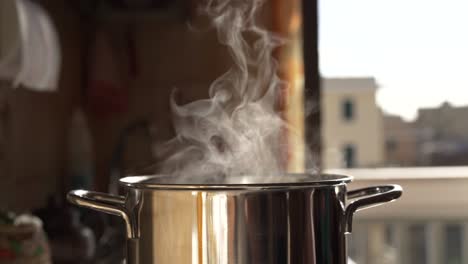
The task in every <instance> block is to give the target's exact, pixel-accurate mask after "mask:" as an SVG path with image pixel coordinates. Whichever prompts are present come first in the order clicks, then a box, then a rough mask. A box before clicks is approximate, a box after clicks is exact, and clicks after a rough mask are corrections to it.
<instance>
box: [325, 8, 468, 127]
mask: <svg viewBox="0 0 468 264" xmlns="http://www.w3.org/2000/svg"><path fill="white" fill-rule="evenodd" d="M319 10H320V14H319V16H320V18H319V21H320V56H321V58H320V67H321V71H322V74H323V75H324V76H326V77H337V76H374V77H376V79H377V81H378V83H379V85H380V87H381V88H380V90H379V92H378V98H377V100H378V104H379V105H380V106H381V107H382V108H383V109H384V110H385V111H386V112H389V113H392V114H399V115H401V116H403V117H405V118H406V119H411V118H414V117H415V116H416V110H417V109H418V108H419V107H428V106H431V107H433V106H438V105H440V104H441V103H442V102H443V101H449V102H451V103H453V104H454V105H468V1H467V0H320V7H319Z"/></svg>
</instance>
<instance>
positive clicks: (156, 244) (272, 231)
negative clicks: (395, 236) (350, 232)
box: [138, 184, 346, 264]
mask: <svg viewBox="0 0 468 264" xmlns="http://www.w3.org/2000/svg"><path fill="white" fill-rule="evenodd" d="M345 194H346V189H345V185H344V184H343V185H339V186H334V187H328V188H315V189H310V188H304V189H294V190H288V191H284V190H266V191H254V192H249V191H227V192H219V191H192V192H187V191H159V192H154V191H143V207H142V209H141V215H140V221H141V222H140V227H141V233H140V246H139V253H138V255H139V256H140V262H141V263H200V264H201V263H207V264H208V263H209V264H214V263H229V264H237V263H246V264H247V263H252V264H253V263H271V264H274V263H346V262H345V259H346V246H345V232H344V230H343V228H344V224H343V223H344V219H343V218H344V211H345V206H344V200H345Z"/></svg>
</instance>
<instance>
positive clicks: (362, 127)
mask: <svg viewBox="0 0 468 264" xmlns="http://www.w3.org/2000/svg"><path fill="white" fill-rule="evenodd" d="M322 87H323V90H322V129H323V131H322V140H323V147H324V148H323V153H322V155H323V157H322V158H323V165H324V167H325V168H342V167H344V166H345V163H344V160H343V148H344V146H345V145H346V144H352V145H354V146H355V148H356V153H355V156H356V157H355V160H356V166H376V165H380V164H382V163H383V161H384V138H383V127H382V125H383V124H382V116H381V112H380V110H379V108H378V107H377V104H376V98H375V94H376V90H377V85H376V82H375V80H374V79H373V78H339V79H324V80H323V86H322ZM346 99H350V100H351V101H352V102H354V118H353V119H352V120H349V121H347V120H345V119H344V117H343V113H342V104H343V102H344V101H345V100H346Z"/></svg>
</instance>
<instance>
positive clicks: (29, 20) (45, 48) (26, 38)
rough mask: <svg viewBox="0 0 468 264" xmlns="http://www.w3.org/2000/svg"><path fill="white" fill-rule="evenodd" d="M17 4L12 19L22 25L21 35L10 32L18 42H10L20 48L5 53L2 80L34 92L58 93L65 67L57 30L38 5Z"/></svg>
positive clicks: (0, 68)
mask: <svg viewBox="0 0 468 264" xmlns="http://www.w3.org/2000/svg"><path fill="white" fill-rule="evenodd" d="M1 1H4V0H1ZM15 3H16V15H13V16H10V17H11V19H16V20H17V21H14V20H13V21H10V22H11V23H12V25H14V24H17V25H18V27H17V28H16V30H17V31H18V34H14V33H11V32H10V33H9V34H8V36H9V37H13V38H14V37H15V36H16V40H15V39H12V40H10V41H8V43H10V44H11V43H13V44H14V43H17V45H16V46H15V45H10V47H9V50H6V51H5V52H2V54H4V55H3V56H2V57H0V78H4V79H8V80H12V81H13V83H14V84H15V86H17V85H20V84H21V85H23V86H24V87H26V88H29V89H31V90H36V91H51V90H55V89H57V86H58V80H59V75H60V66H61V52H60V44H59V40H58V36H57V32H56V30H55V27H54V25H53V23H52V21H51V19H50V18H49V16H48V15H47V13H46V12H45V11H44V9H42V8H41V7H40V6H39V5H38V4H36V3H33V2H31V1H30V0H16V1H15ZM13 11H14V10H13ZM7 23H8V22H7ZM14 29H15V28H13V30H14ZM0 38H1V36H0ZM7 48H8V47H7Z"/></svg>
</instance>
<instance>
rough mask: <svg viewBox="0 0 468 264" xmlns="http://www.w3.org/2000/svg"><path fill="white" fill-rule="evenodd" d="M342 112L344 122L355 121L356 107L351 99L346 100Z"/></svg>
mask: <svg viewBox="0 0 468 264" xmlns="http://www.w3.org/2000/svg"><path fill="white" fill-rule="evenodd" d="M341 107H342V108H341V112H342V116H343V120H345V121H350V120H353V119H354V116H355V109H354V108H355V106H354V102H353V101H352V100H351V99H345V100H344V101H343V103H342V105H341Z"/></svg>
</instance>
